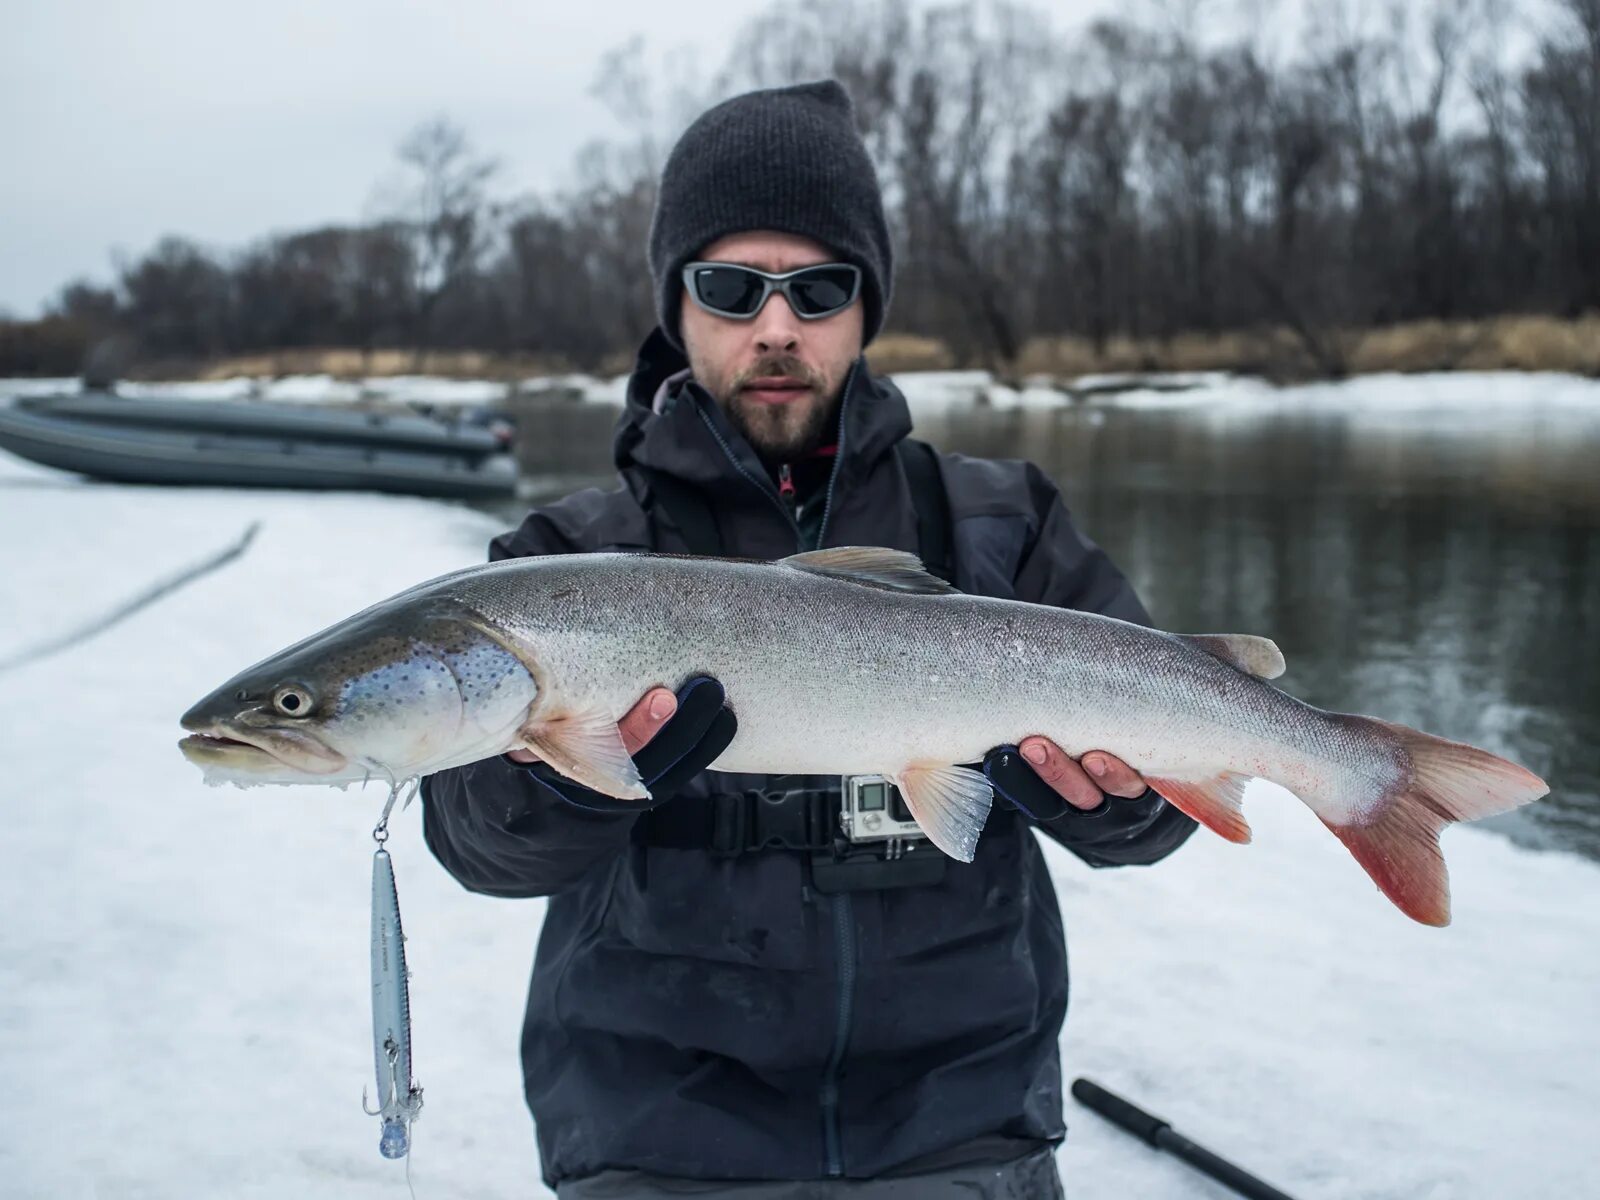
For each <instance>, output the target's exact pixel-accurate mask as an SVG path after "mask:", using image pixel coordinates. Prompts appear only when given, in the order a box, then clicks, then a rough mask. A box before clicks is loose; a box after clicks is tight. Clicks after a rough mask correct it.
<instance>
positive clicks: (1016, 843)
mask: <svg viewBox="0 0 1600 1200" xmlns="http://www.w3.org/2000/svg"><path fill="white" fill-rule="evenodd" d="M650 267H651V272H652V276H653V279H654V283H655V287H656V298H657V306H658V315H659V318H660V327H659V328H658V329H657V330H656V331H655V332H654V333H653V334H652V335H651V337H650V338H649V340H648V341H646V343H645V345H644V347H643V349H642V351H641V353H640V356H639V361H638V366H637V368H636V370H635V373H634V376H633V378H632V380H631V382H630V386H629V392H628V400H627V407H626V411H625V413H624V415H623V418H622V420H621V422H620V424H619V427H618V431H617V436H616V463H617V468H618V471H619V473H620V475H621V486H620V487H618V488H617V489H615V490H612V491H604V492H603V491H598V490H592V489H591V490H588V491H584V492H580V493H578V494H576V495H574V496H569V497H567V498H566V499H565V500H562V501H560V502H559V503H556V504H553V505H551V506H549V507H546V508H542V509H538V510H535V511H534V512H532V513H531V514H530V515H529V516H528V518H527V520H526V521H524V522H523V524H522V526H521V528H519V529H518V530H516V531H515V532H514V533H511V534H508V535H505V536H503V537H500V538H497V539H495V541H494V542H493V544H492V545H491V548H490V553H491V556H492V557H494V558H505V557H508V556H514V555H528V554H563V553H573V552H582V551H595V550H617V549H622V550H638V551H646V550H653V551H664V552H671V553H684V552H696V553H721V554H726V555H730V556H737V557H746V558H760V559H774V558H780V557H783V556H786V555H789V554H793V553H796V552H798V551H800V550H805V549H813V548H817V547H819V546H839V545H881V546H889V547H895V548H899V549H903V550H919V549H920V550H921V551H922V552H923V553H924V554H925V555H929V554H933V555H935V556H940V557H947V558H948V559H949V560H950V561H949V562H948V564H947V569H948V570H949V571H950V572H951V573H953V576H954V582H955V583H956V585H957V586H958V587H960V588H961V589H962V590H964V591H968V592H975V593H981V594H985V595H992V596H1005V597H1014V598H1017V599H1022V600H1029V601H1034V602H1038V603H1044V604H1056V605H1062V606H1067V607H1075V608H1080V609H1088V610H1092V611H1096V612H1102V613H1108V614H1110V615H1113V616H1117V617H1122V618H1125V619H1129V620H1135V621H1147V620H1148V618H1147V616H1146V614H1145V612H1144V609H1143V608H1142V607H1141V606H1140V604H1139V602H1138V600H1137V598H1136V597H1135V596H1134V595H1133V592H1132V590H1131V589H1130V588H1129V586H1128V584H1127V582H1126V581H1125V580H1124V579H1123V577H1122V576H1121V575H1120V574H1119V573H1118V572H1117V571H1116V569H1115V568H1114V567H1112V565H1111V564H1110V562H1109V561H1107V559H1106V557H1105V555H1104V554H1103V553H1102V552H1101V551H1100V550H1099V549H1098V548H1097V547H1096V546H1094V544H1093V543H1091V542H1089V541H1088V540H1087V539H1085V538H1084V537H1082V536H1081V535H1080V534H1079V533H1078V532H1077V531H1076V530H1075V529H1074V528H1073V527H1072V523H1071V520H1070V518H1069V517H1068V515H1067V511H1066V509H1065V507H1064V506H1063V504H1062V502H1061V499H1060V497H1059V495H1058V493H1057V492H1056V489H1055V488H1054V486H1053V485H1052V484H1051V483H1050V482H1049V481H1048V480H1047V479H1046V478H1045V477H1044V476H1043V475H1042V474H1041V473H1040V472H1039V471H1038V470H1037V469H1036V468H1034V467H1032V466H1031V465H1029V464H1026V463H1020V462H998V461H987V460H982V459H973V458H966V457H963V456H959V455H946V454H939V455H937V456H935V455H933V453H932V452H931V451H929V450H928V449H927V448H926V447H924V446H920V445H919V444H913V443H908V442H906V440H905V439H906V435H907V434H908V433H909V432H910V427H911V423H910V417H909V413H908V410H907V407H906V403H905V400H904V398H903V397H902V396H901V395H900V393H899V392H898V391H897V390H896V389H895V388H894V386H893V385H892V384H890V383H889V382H887V381H886V380H882V379H877V378H874V377H873V376H872V375H871V374H870V373H869V372H868V370H867V367H866V365H865V362H864V360H863V359H862V357H861V355H862V350H863V347H864V346H865V345H866V344H867V343H869V342H870V341H871V340H872V338H873V337H874V336H875V335H876V334H877V332H878V331H879V329H880V327H881V326H882V323H883V319H884V313H885V310H886V308H887V306H888V303H889V298H890V292H891V284H892V278H893V270H892V258H891V252H890V246H889V237H888V232H887V228H886V225H885V223H884V216H883V208H882V201H881V199H880V195H879V191H878V185H877V181H876V177H875V176H874V173H873V169H872V165H871V163H870V160H869V159H868V157H867V155H866V151H865V148H864V147H863V145H862V143H861V140H860V138H859V136H858V135H857V134H856V131H855V128H854V126H853V124H852V119H851V110H850V104H849V101H848V99H847V98H846V96H845V94H844V92H843V90H842V89H841V88H840V87H839V86H838V85H837V84H835V83H831V82H830V83H819V84H808V85H803V86H799V87H792V88H784V89H778V90H773V91H765V92H755V93H751V94H749V95H745V96H740V97H737V98H735V99H733V100H730V101H728V102H726V103H724V104H722V105H719V106H717V107H716V108H713V109H711V110H710V111H709V112H707V113H705V114H704V115H703V116H702V117H701V118H700V119H699V120H698V121H696V122H695V124H694V125H693V126H691V127H690V129H689V130H688V131H687V132H686V133H685V134H684V135H683V138H682V140H681V141H680V142H679V143H678V145H677V147H676V148H675V149H674V150H673V152H672V155H671V157H670V159H669V161H668V163H667V166H666V169H665V172H664V173H663V177H662V180H661V189H660V193H659V199H658V201H657V208H656V214H655V221H654V225H653V228H652V231H651V237H650ZM932 510H943V511H940V512H938V513H937V516H936V518H935V517H934V516H931V515H930V513H931V512H932ZM940 540H946V547H945V549H946V551H947V553H945V554H943V555H941V554H940V553H939V550H938V549H937V546H935V548H934V549H932V550H930V546H929V543H930V542H933V543H935V544H937V543H938V542H939V541H940ZM660 682H661V683H662V684H663V685H665V686H664V687H659V688H655V689H652V690H651V691H650V692H649V693H647V694H646V695H645V696H643V697H642V698H641V699H640V701H639V703H638V704H637V705H636V706H635V707H634V708H633V709H632V711H630V712H629V713H628V714H626V715H625V716H624V717H623V718H622V720H621V722H620V726H621V730H622V733H623V736H624V741H625V743H626V744H627V746H628V749H629V752H630V753H633V754H634V755H635V758H636V761H637V762H638V764H639V771H640V774H641V776H642V777H643V778H644V779H645V780H646V781H647V783H649V785H650V787H651V791H652V801H651V802H650V804H651V805H652V806H651V807H650V808H649V810H648V811H641V810H640V807H639V806H638V805H636V804H633V803H632V802H628V803H624V802H619V801H611V800H608V799H607V798H605V797H601V796H597V795H596V794H595V793H593V792H589V791H587V790H586V789H584V788H581V787H579V786H578V785H576V784H574V783H572V782H571V781H570V780H564V779H562V777H561V776H559V775H558V774H557V773H556V772H555V771H553V770H552V769H551V768H550V767H548V766H547V765H544V764H541V763H538V762H537V761H536V760H534V758H533V756H532V755H531V754H528V753H526V752H523V751H518V752H515V753H513V754H512V755H508V756H506V758H504V759H497V760H491V761H488V762H483V763H478V764H474V765H472V766H469V767H465V768H461V769H458V770H452V771H446V772H442V773H440V774H438V775H435V776H433V777H431V778H430V779H428V780H427V781H426V783H425V787H424V792H423V794H424V797H425V805H426V807H425V829H426V833H427V838H428V843H429V845H430V846H431V847H432V848H433V850H434V853H435V854H436V855H437V856H438V857H439V859H440V861H441V862H442V863H444V865H445V866H446V868H447V869H449V870H450V872H451V873H452V874H453V875H455V877H456V878H457V879H459V880H460V881H461V882H462V883H463V884H464V885H465V886H467V887H468V888H471V889H473V890H475V891H480V892H485V893H488V894H490V895H498V896H537V895H547V896H549V897H551V899H550V903H549V909H548V915H547V917H546V920H545V925H544V930H543V933H542V936H541V939H540V944H539V950H538V954H537V959H536V962H535V965H534V971H533V978H532V983H531V986H530V989H529V997H528V1014H527V1020H526V1024H525V1027H524V1033H523V1042H522V1055H523V1067H524V1075H525V1084H526V1090H527V1098H528V1105H529V1107H530V1109H531V1110H532V1112H533V1115H534V1118H535V1121H536V1124H537V1131H538V1136H539V1145H540V1153H541V1158H542V1161H543V1167H544V1175H545V1178H546V1180H547V1181H548V1182H549V1183H551V1184H552V1185H553V1186H555V1187H556V1189H557V1194H558V1195H559V1196H560V1197H561V1198H562V1200H593V1198H597V1197H602V1196H604V1197H613V1196H629V1197H633V1196H638V1197H657V1196H669V1195H671V1196H680V1195H716V1196H739V1197H747V1198H750V1200H754V1198H756V1197H763V1198H768V1197H770V1198H777V1197H799V1196H806V1197H812V1196H817V1197H822V1196H828V1197H831V1196H856V1197H865V1198H870V1197H888V1196H900V1197H916V1198H918V1200H938V1198H940V1197H944V1196H958V1195H959V1196H963V1197H973V1196H979V1197H982V1196H1002V1195H1004V1196H1014V1197H1032V1196H1038V1197H1056V1196H1060V1194H1061V1192H1060V1182H1059V1179H1058V1178H1057V1175H1056V1169H1055V1162H1054V1146H1055V1145H1056V1144H1057V1143H1058V1142H1059V1140H1060V1139H1061V1137H1062V1136H1063V1125H1062V1115H1061V1108H1062V1096H1061V1070H1060V1062H1059V1052H1058V1049H1057V1037H1058V1034H1059V1030H1060V1026H1061V1022H1062V1019H1063V1016H1064V1014H1065V1011H1066V999H1067V975H1066V958H1065V948H1064V945H1063V939H1062V930H1061V923H1060V915H1059V912H1058V909H1057V906H1056V900H1055V895H1054V892H1053V890H1052V888H1051V884H1050V879H1049V875H1048V873H1047V871H1046V868H1045V865H1044V862H1043V857H1042V854H1041V851H1040V849H1039V847H1038V845H1037V843H1036V841H1035V840H1034V836H1033V832H1032V829H1033V827H1034V826H1035V825H1037V826H1038V827H1039V828H1041V829H1042V830H1043V831H1044V832H1045V833H1046V834H1047V835H1049V836H1051V837H1054V838H1056V839H1057V840H1058V841H1060V842H1061V843H1062V844H1064V845H1065V846H1067V847H1068V848H1069V849H1071V850H1073V851H1074V852H1075V853H1077V854H1078V855H1079V856H1080V857H1082V858H1083V859H1085V860H1086V861H1088V862H1089V863H1091V864H1093V865H1096V866H1109V865H1117V864H1124V863H1144V862H1153V861H1155V860H1156V859H1159V858H1161V857H1163V856H1165V855H1166V854H1168V853H1170V852H1171V851H1172V850H1173V849H1174V848H1176V847H1177V845H1178V844H1179V843H1181V842H1182V841H1183V840H1184V838H1186V837H1187V836H1188V835H1189V833H1190V832H1192V830H1193V823H1192V822H1191V821H1190V820H1189V819H1188V818H1187V817H1185V816H1183V815H1182V814H1181V813H1179V812H1177V811H1176V810H1175V809H1170V808H1168V807H1167V806H1166V805H1165V804H1164V802H1163V801H1162V800H1161V799H1160V798H1159V797H1158V796H1155V795H1154V794H1153V793H1150V792H1147V791H1146V789H1145V787H1144V784H1143V781H1142V780H1140V779H1139V777H1138V776H1137V775H1136V774H1135V773H1134V772H1133V771H1132V770H1131V769H1130V768H1128V767H1127V766H1126V764H1124V763H1121V762H1120V761H1118V760H1116V759H1115V758H1113V757H1111V756H1110V755H1107V754H1103V753H1091V754H1086V755H1084V756H1083V759H1082V761H1081V763H1079V762H1074V761H1072V760H1071V759H1069V758H1068V757H1067V756H1066V755H1065V754H1064V753H1063V752H1062V751H1061V750H1060V749H1059V748H1058V747H1056V746H1054V745H1053V744H1051V743H1049V742H1047V741H1045V740H1044V739H1042V738H1037V737H1032V738H1027V739H1025V740H1024V741H1022V743H1021V744H1020V747H1019V748H1013V747H1001V748H997V750H996V752H995V753H994V754H991V755H990V756H989V759H988V760H987V761H986V763H985V764H984V769H985V770H986V771H987V772H988V773H989V774H990V777H991V779H992V780H993V781H994V782H995V783H996V785H997V790H998V791H999V793H1000V795H998V796H997V799H996V804H995V806H994V810H993V812H992V813H991V815H990V817H989V820H988V823H987V825H986V826H985V828H984V831H983V835H982V837H981V839H980V840H979V844H978V848H977V854H976V859H975V861H974V862H973V863H971V864H970V865H969V864H960V863H955V862H951V861H949V860H947V859H945V858H944V857H943V856H942V855H940V854H939V853H938V852H937V851H930V849H929V847H928V846H927V843H925V842H924V843H923V844H922V845H921V846H920V847H913V851H912V852H909V853H905V854H903V855H897V854H896V853H895V852H894V851H892V850H889V849H887V843H885V842H882V841H879V842H876V843H872V842H863V843H861V844H855V843H852V842H850V840H849V839H848V837H847V836H845V834H844V833H843V831H842V829H841V825H840V822H839V820H838V813H839V810H840V807H841V803H842V794H843V792H842V789H841V781H840V780H839V779H838V778H806V779H769V778H764V777H759V776H734V775H729V774H722V773H717V772H708V771H706V770H705V769H704V768H705V767H706V766H707V765H708V764H709V763H710V762H711V761H713V760H714V759H715V757H716V756H717V755H718V754H719V753H721V751H722V749H723V748H724V747H725V746H726V745H727V744H728V741H729V740H730V739H731V738H732V737H733V736H734V732H735V729H736V726H737V713H736V712H732V711H731V710H730V709H729V707H728V706H726V705H725V704H724V703H723V694H722V692H721V689H720V686H719V685H718V684H717V683H716V681H715V680H707V679H697V680H690V681H683V680H661V681H660ZM772 686H774V687H777V688H781V687H782V686H783V681H782V680H781V679H777V680H774V681H773V683H772ZM669 688H679V689H680V690H679V691H678V692H677V693H676V694H675V693H674V692H673V691H671V690H668V689H669ZM1018 732H1019V734H1020V733H1023V732H1025V731H1020V730H1019V731H1018ZM1018 749H1020V752H1021V754H1022V755H1023V756H1025V758H1026V761H1024V760H1023V759H1022V758H1019V757H1018V754H1017V750H1018ZM1030 763H1031V764H1036V765H1034V766H1030V765H1029V764H1030ZM851 794H852V795H855V794H857V793H854V792H852V793H851ZM861 794H865V793H861ZM1007 799H1009V800H1010V801H1011V803H1006V800H1007Z"/></svg>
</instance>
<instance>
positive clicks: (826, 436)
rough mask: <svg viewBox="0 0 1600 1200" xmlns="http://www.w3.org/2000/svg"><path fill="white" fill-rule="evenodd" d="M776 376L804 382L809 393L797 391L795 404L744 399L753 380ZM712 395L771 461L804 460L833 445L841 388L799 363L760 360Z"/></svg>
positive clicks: (782, 359)
mask: <svg viewBox="0 0 1600 1200" xmlns="http://www.w3.org/2000/svg"><path fill="white" fill-rule="evenodd" d="M776 375H783V376H787V377H788V378H790V379H797V380H799V381H800V382H801V383H803V384H805V386H806V391H805V392H803V393H799V392H797V394H796V396H795V398H794V399H793V400H787V401H785V402H783V403H781V404H770V403H767V402H766V401H762V400H756V399H754V398H752V397H750V396H747V395H745V391H744V389H745V387H746V385H748V384H749V383H750V381H751V380H753V379H759V378H762V377H770V376H776ZM707 390H708V391H710V392H711V394H712V397H713V398H714V399H715V400H716V402H717V404H718V405H719V406H720V407H721V409H722V411H723V412H725V413H727V414H728V420H729V422H731V423H732V425H733V427H734V428H735V429H737V430H738V431H739V432H740V434H742V435H743V436H744V439H745V441H747V442H749V443H750V445H751V447H752V448H753V449H754V450H755V452H756V453H757V454H758V455H760V456H761V458H762V459H763V460H764V461H766V462H769V463H777V462H791V461H793V460H794V459H797V458H803V457H805V456H806V455H808V454H810V453H811V452H812V451H814V450H816V449H818V448H819V447H821V446H822V445H824V444H825V443H827V442H828V441H830V440H831V437H832V434H833V426H834V420H835V417H836V416H837V414H838V411H839V390H840V386H839V385H838V384H835V383H830V382H829V381H828V379H827V377H826V376H824V375H823V374H822V373H821V372H820V371H817V370H816V369H814V368H812V367H810V366H807V365H806V364H805V363H803V362H801V361H800V360H799V359H797V358H793V357H789V356H780V357H774V358H763V359H758V360H757V361H756V362H755V363H753V364H752V365H751V366H749V367H747V368H746V369H745V370H743V371H740V372H738V373H737V374H735V375H734V376H733V378H732V379H730V380H728V381H727V382H726V383H725V384H723V385H722V386H720V387H718V388H716V389H711V388H707Z"/></svg>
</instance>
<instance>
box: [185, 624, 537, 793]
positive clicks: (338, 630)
mask: <svg viewBox="0 0 1600 1200" xmlns="http://www.w3.org/2000/svg"><path fill="white" fill-rule="evenodd" d="M537 694H538V688H537V685H536V684H535V682H534V679H533V676H532V674H531V673H530V672H529V671H528V669H527V667H526V666H525V665H524V664H523V662H522V660H521V659H520V658H519V657H518V656H517V654H515V653H514V652H513V651H512V650H510V649H509V648H508V647H507V646H506V645H504V644H503V643H502V642H501V641H500V640H499V639H498V638H497V637H496V636H494V634H493V633H492V632H491V631H490V630H489V629H488V628H487V627H486V625H485V624H484V623H483V622H482V621H480V620H478V619H477V618H476V617H475V615H474V614H472V613H471V612H469V611H466V610H465V609H462V608H459V607H457V606H452V605H450V604H448V603H435V604H428V605H423V606H417V605H378V606H376V607H375V608H373V609H369V610H367V611H366V612H364V613H359V614H357V615H356V616H354V617H351V618H349V619H348V620H346V621H342V622H340V623H339V624H337V625H334V626H331V627H330V628H328V629H325V630H323V631H322V632H321V633H317V634H313V635H312V636H311V637H309V638H306V639H305V640H304V641H301V642H297V643H296V644H294V645H293V646H290V647H288V648H287V649H285V650H282V651H280V652H279V653H277V654H274V655H272V656H271V657H269V658H266V659H263V660H262V661H261V662H259V663H256V664H255V665H254V666H252V667H249V668H247V669H245V670H243V671H241V672H239V674H237V675H235V676H234V677H233V678H232V679H230V680H228V681H227V682H226V683H224V684H222V685H221V686H220V687H218V688H217V689H216V690H215V691H213V692H212V693H211V694H210V695H208V696H206V697H205V698H204V699H203V700H201V701H200V702H199V703H198V704H196V705H194V707H192V708H191V709H189V711H188V712H186V713H184V715H183V717H182V724H183V727H184V728H185V729H187V730H188V731H189V733H190V736H188V737H186V738H184V739H183V740H182V741H180V742H179V743H178V745H179V748H180V749H181V750H182V751H183V754H184V756H185V757H186V758H188V759H189V761H190V762H192V763H194V764H196V765H197V766H199V767H200V768H201V770H202V771H204V773H205V778H206V782H207V783H235V784H238V785H240V786H250V785H252V784H258V783H346V782H350V781H352V780H365V779H368V778H379V779H388V780H390V781H391V782H395V781H399V780H402V779H407V778H411V777H413V776H416V775H421V774H426V773H429V772H432V771H438V770H443V769H444V768H445V767H449V766H458V765H461V764H463V763H468V762H476V761H477V760H478V759H482V758H489V757H492V756H493V755H495V754H499V753H501V752H502V751H504V750H506V749H508V748H509V747H510V746H512V745H513V744H515V741H516V739H515V734H516V731H517V730H518V729H520V728H521V726H522V725H523V724H524V723H525V721H526V719H527V714H528V711H529V709H530V708H531V706H532V704H533V702H534V700H535V698H536V697H537Z"/></svg>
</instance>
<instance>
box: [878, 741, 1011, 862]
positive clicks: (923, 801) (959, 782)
mask: <svg viewBox="0 0 1600 1200" xmlns="http://www.w3.org/2000/svg"><path fill="white" fill-rule="evenodd" d="M894 782H895V786H896V787H898V788H899V789H900V794H901V795H902V796H904V797H905V801H906V807H907V808H909V809H910V810H911V815H912V816H913V817H915V818H916V819H917V824H918V825H920V826H922V832H923V833H925V834H927V835H928V839H929V840H930V841H931V842H933V844H934V845H935V846H937V847H939V849H941V850H943V851H944V852H945V853H946V854H948V855H949V856H950V857H951V858H954V859H959V860H960V861H961V862H971V861H972V858H973V855H974V854H976V853H977V849H978V834H979V833H981V832H982V830H983V824H984V822H985V821H987V820H988V819H989V806H990V805H991V804H992V803H993V802H994V789H993V788H992V787H991V786H990V785H989V781H988V779H986V778H985V777H984V776H982V775H980V774H978V772H976V771H969V770H967V769H966V768H965V767H956V766H930V765H927V764H914V765H912V766H909V767H907V768H905V770H903V771H901V772H900V773H899V774H898V775H896V776H895V777H894Z"/></svg>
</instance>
